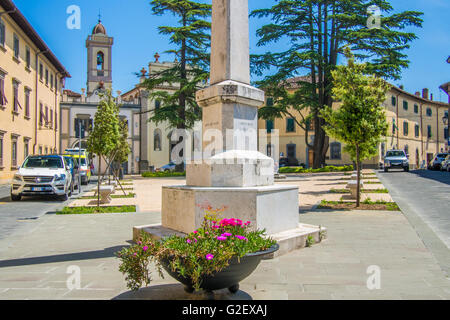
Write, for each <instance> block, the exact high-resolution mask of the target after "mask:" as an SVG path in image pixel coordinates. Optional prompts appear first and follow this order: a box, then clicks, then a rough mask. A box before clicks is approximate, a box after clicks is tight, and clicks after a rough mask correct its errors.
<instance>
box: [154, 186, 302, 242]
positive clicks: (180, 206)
mask: <svg viewBox="0 0 450 320" xmlns="http://www.w3.org/2000/svg"><path fill="white" fill-rule="evenodd" d="M162 197H163V201H162V205H163V206H162V212H163V213H164V214H163V215H162V226H163V227H164V228H168V229H173V230H177V231H180V232H184V233H190V232H193V231H194V230H196V229H198V228H200V227H201V225H202V222H203V217H204V216H205V212H204V209H202V208H200V207H199V206H198V205H197V204H201V203H204V202H205V201H207V202H208V203H210V204H211V206H212V207H213V208H220V207H222V206H227V209H226V210H225V211H224V213H223V215H222V216H221V217H219V218H220V219H224V218H236V219H241V220H242V221H251V225H252V226H253V227H255V228H258V229H266V232H267V234H269V235H271V234H275V233H278V232H282V231H287V230H290V229H295V228H297V225H298V222H299V214H298V187H296V186H277V185H272V186H265V187H220V188H219V187H190V186H169V187H163V190H162Z"/></svg>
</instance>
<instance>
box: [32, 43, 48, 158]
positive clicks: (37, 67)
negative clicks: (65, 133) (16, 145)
mask: <svg viewBox="0 0 450 320" xmlns="http://www.w3.org/2000/svg"><path fill="white" fill-rule="evenodd" d="M47 51H48V50H44V51H39V52H38V53H37V54H36V88H35V108H34V109H35V115H36V119H35V121H34V144H33V154H36V146H37V133H38V125H39V122H38V121H39V117H40V114H39V115H38V105H39V101H38V86H39V55H40V54H43V53H46V52H47Z"/></svg>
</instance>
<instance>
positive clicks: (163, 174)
mask: <svg viewBox="0 0 450 320" xmlns="http://www.w3.org/2000/svg"><path fill="white" fill-rule="evenodd" d="M185 176H186V172H144V173H142V177H144V178H169V177H185Z"/></svg>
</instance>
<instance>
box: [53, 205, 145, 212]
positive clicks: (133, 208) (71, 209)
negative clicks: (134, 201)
mask: <svg viewBox="0 0 450 320" xmlns="http://www.w3.org/2000/svg"><path fill="white" fill-rule="evenodd" d="M124 212H136V206H118V207H64V208H63V209H62V210H60V211H57V212H56V214H93V213H124Z"/></svg>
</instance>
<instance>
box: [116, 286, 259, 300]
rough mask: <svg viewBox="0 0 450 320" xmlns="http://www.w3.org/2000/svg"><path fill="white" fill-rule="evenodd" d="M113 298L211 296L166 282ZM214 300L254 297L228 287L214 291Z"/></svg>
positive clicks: (196, 297)
mask: <svg viewBox="0 0 450 320" xmlns="http://www.w3.org/2000/svg"><path fill="white" fill-rule="evenodd" d="M113 300H209V296H208V295H207V294H205V293H204V292H203V291H200V292H194V293H186V292H185V291H184V287H183V285H181V284H164V285H155V286H151V287H146V288H142V289H139V290H138V291H126V292H124V293H121V294H120V295H118V296H117V297H114V298H113ZM214 300H253V298H252V297H251V296H250V295H249V294H248V293H246V292H244V291H242V290H239V291H238V292H236V293H235V294H231V293H230V292H229V291H228V289H223V290H216V291H214Z"/></svg>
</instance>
